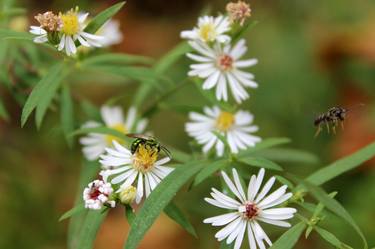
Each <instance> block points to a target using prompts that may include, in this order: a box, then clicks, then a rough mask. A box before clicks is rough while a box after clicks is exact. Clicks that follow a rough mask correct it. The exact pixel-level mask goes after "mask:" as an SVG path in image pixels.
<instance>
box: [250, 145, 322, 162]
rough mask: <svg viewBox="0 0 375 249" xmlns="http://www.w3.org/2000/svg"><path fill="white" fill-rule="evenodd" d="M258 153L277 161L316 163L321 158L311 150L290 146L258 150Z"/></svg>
mask: <svg viewBox="0 0 375 249" xmlns="http://www.w3.org/2000/svg"><path fill="white" fill-rule="evenodd" d="M257 155H259V156H262V157H265V158H267V159H270V160H272V161H276V162H292V163H308V164H315V163H318V162H319V158H318V157H317V156H316V155H314V154H312V153H310V152H307V151H304V150H297V149H290V148H269V149H266V150H262V151H259V152H257Z"/></svg>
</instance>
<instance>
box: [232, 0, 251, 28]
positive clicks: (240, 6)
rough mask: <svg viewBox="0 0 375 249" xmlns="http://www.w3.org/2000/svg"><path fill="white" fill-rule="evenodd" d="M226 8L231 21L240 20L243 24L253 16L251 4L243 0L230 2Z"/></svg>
mask: <svg viewBox="0 0 375 249" xmlns="http://www.w3.org/2000/svg"><path fill="white" fill-rule="evenodd" d="M226 10H227V13H228V16H229V19H230V20H231V22H239V24H240V25H241V26H242V25H243V24H244V22H245V21H246V19H247V18H249V17H250V16H251V9H250V5H249V4H247V3H245V2H243V1H241V0H240V1H238V2H237V3H228V4H227V6H226Z"/></svg>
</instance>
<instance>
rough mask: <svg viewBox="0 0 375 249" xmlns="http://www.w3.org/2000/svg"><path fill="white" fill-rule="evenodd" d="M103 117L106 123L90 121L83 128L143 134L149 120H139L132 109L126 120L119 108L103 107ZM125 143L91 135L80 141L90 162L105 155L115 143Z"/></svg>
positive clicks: (101, 135)
mask: <svg viewBox="0 0 375 249" xmlns="http://www.w3.org/2000/svg"><path fill="white" fill-rule="evenodd" d="M100 113H101V117H102V120H103V122H104V124H103V123H99V122H96V121H88V122H86V123H85V124H83V126H82V127H83V128H94V127H99V126H102V125H105V126H106V127H108V128H111V129H114V130H117V131H119V132H121V133H124V134H127V133H132V132H135V133H142V132H143V131H144V130H145V128H146V125H147V122H148V121H147V119H138V118H137V111H136V109H135V108H134V107H130V108H129V110H128V113H127V116H126V119H125V118H124V115H123V112H122V109H121V107H119V106H113V107H110V106H102V107H101V109H100ZM114 140H115V141H118V142H121V143H122V142H124V141H121V140H119V139H118V138H117V137H115V136H112V135H104V134H97V133H89V134H88V135H87V136H86V137H82V138H81V139H80V143H81V144H82V145H83V149H82V151H83V154H84V155H85V157H86V158H87V159H88V160H96V159H98V158H99V156H100V155H101V154H103V153H104V151H105V148H106V147H111V146H112V142H113V141H114Z"/></svg>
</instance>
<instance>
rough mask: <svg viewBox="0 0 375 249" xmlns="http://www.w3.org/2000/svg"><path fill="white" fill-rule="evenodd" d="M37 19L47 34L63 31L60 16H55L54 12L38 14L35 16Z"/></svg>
mask: <svg viewBox="0 0 375 249" xmlns="http://www.w3.org/2000/svg"><path fill="white" fill-rule="evenodd" d="M35 19H36V20H37V21H38V22H39V23H40V27H41V28H43V29H45V30H46V31H47V32H53V31H60V30H61V27H62V21H61V19H60V18H59V16H58V15H55V14H54V13H53V12H52V11H47V12H45V13H43V14H38V15H37V16H35Z"/></svg>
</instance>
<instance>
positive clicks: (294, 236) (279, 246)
mask: <svg viewBox="0 0 375 249" xmlns="http://www.w3.org/2000/svg"><path fill="white" fill-rule="evenodd" d="M305 227H306V225H305V223H303V222H300V223H298V224H296V225H294V226H293V227H291V228H289V229H288V230H287V231H286V232H285V233H284V234H283V235H281V237H280V238H279V239H278V240H276V241H275V243H273V245H272V246H271V247H270V249H292V248H294V245H295V244H296V243H297V242H298V240H299V238H300V237H301V234H302V232H303V230H304V229H305Z"/></svg>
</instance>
